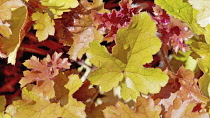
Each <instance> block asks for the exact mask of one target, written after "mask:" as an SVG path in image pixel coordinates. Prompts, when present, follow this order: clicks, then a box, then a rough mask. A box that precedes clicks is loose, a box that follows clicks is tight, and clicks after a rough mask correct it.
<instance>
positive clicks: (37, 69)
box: [20, 52, 70, 87]
mask: <svg viewBox="0 0 210 118" xmlns="http://www.w3.org/2000/svg"><path fill="white" fill-rule="evenodd" d="M61 55H62V53H57V52H55V53H54V54H53V56H52V58H51V57H50V55H47V57H46V58H44V59H43V60H41V61H39V59H38V58H37V57H35V56H32V57H31V58H30V59H29V60H26V61H25V62H24V63H23V64H24V65H25V66H26V67H27V68H29V69H31V70H30V71H29V70H26V71H24V77H23V78H22V79H21V80H20V84H21V87H23V86H25V85H26V84H28V83H32V82H34V81H40V80H46V79H50V80H52V79H54V77H55V76H56V75H58V74H59V71H61V70H62V69H69V68H70V63H69V62H68V58H64V59H61V58H60V57H61Z"/></svg>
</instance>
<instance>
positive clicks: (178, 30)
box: [153, 5, 193, 52]
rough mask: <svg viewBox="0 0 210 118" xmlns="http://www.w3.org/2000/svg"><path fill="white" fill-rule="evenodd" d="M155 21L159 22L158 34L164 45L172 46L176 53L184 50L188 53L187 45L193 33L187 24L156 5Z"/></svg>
mask: <svg viewBox="0 0 210 118" xmlns="http://www.w3.org/2000/svg"><path fill="white" fill-rule="evenodd" d="M153 10H154V15H155V17H154V19H155V20H156V21H157V26H158V33H160V38H161V40H162V41H163V43H164V44H166V45H169V46H172V47H173V50H174V51H175V52H178V50H182V51H183V52H186V50H189V47H188V46H187V45H186V44H185V41H187V40H188V39H189V38H191V37H192V36H193V33H192V32H191V31H190V29H189V28H188V26H187V24H186V23H184V22H182V21H180V20H179V19H177V18H174V17H172V16H171V17H170V16H169V15H168V14H166V12H165V11H164V10H163V9H161V7H160V6H158V5H156V6H155V7H154V8H153Z"/></svg>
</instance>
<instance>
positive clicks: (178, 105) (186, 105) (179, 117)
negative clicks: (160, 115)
mask: <svg viewBox="0 0 210 118" xmlns="http://www.w3.org/2000/svg"><path fill="white" fill-rule="evenodd" d="M196 105H197V104H196V103H194V102H190V101H184V102H183V101H182V100H180V99H179V98H176V99H175V100H174V102H173V105H171V106H170V107H169V110H168V111H167V113H166V114H165V116H164V118H186V117H189V118H208V117H209V115H208V113H207V112H205V111H196V112H193V110H194V107H195V106H196Z"/></svg>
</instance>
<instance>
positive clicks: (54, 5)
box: [41, 0, 79, 18]
mask: <svg viewBox="0 0 210 118" xmlns="http://www.w3.org/2000/svg"><path fill="white" fill-rule="evenodd" d="M41 4H42V5H44V6H47V7H48V8H49V9H50V11H51V12H52V13H53V14H54V15H55V18H59V17H60V16H61V15H62V14H63V12H68V11H70V8H75V7H77V6H78V5H79V2H78V1H77V0H41Z"/></svg>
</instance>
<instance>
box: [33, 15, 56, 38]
mask: <svg viewBox="0 0 210 118" xmlns="http://www.w3.org/2000/svg"><path fill="white" fill-rule="evenodd" d="M32 20H33V21H35V23H36V24H35V25H34V29H36V30H37V31H36V37H37V38H38V40H39V41H43V40H45V39H47V37H48V35H54V33H55V28H54V25H55V23H54V21H53V20H52V19H51V18H50V16H49V15H48V13H44V14H42V13H38V12H37V13H33V14H32Z"/></svg>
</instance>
